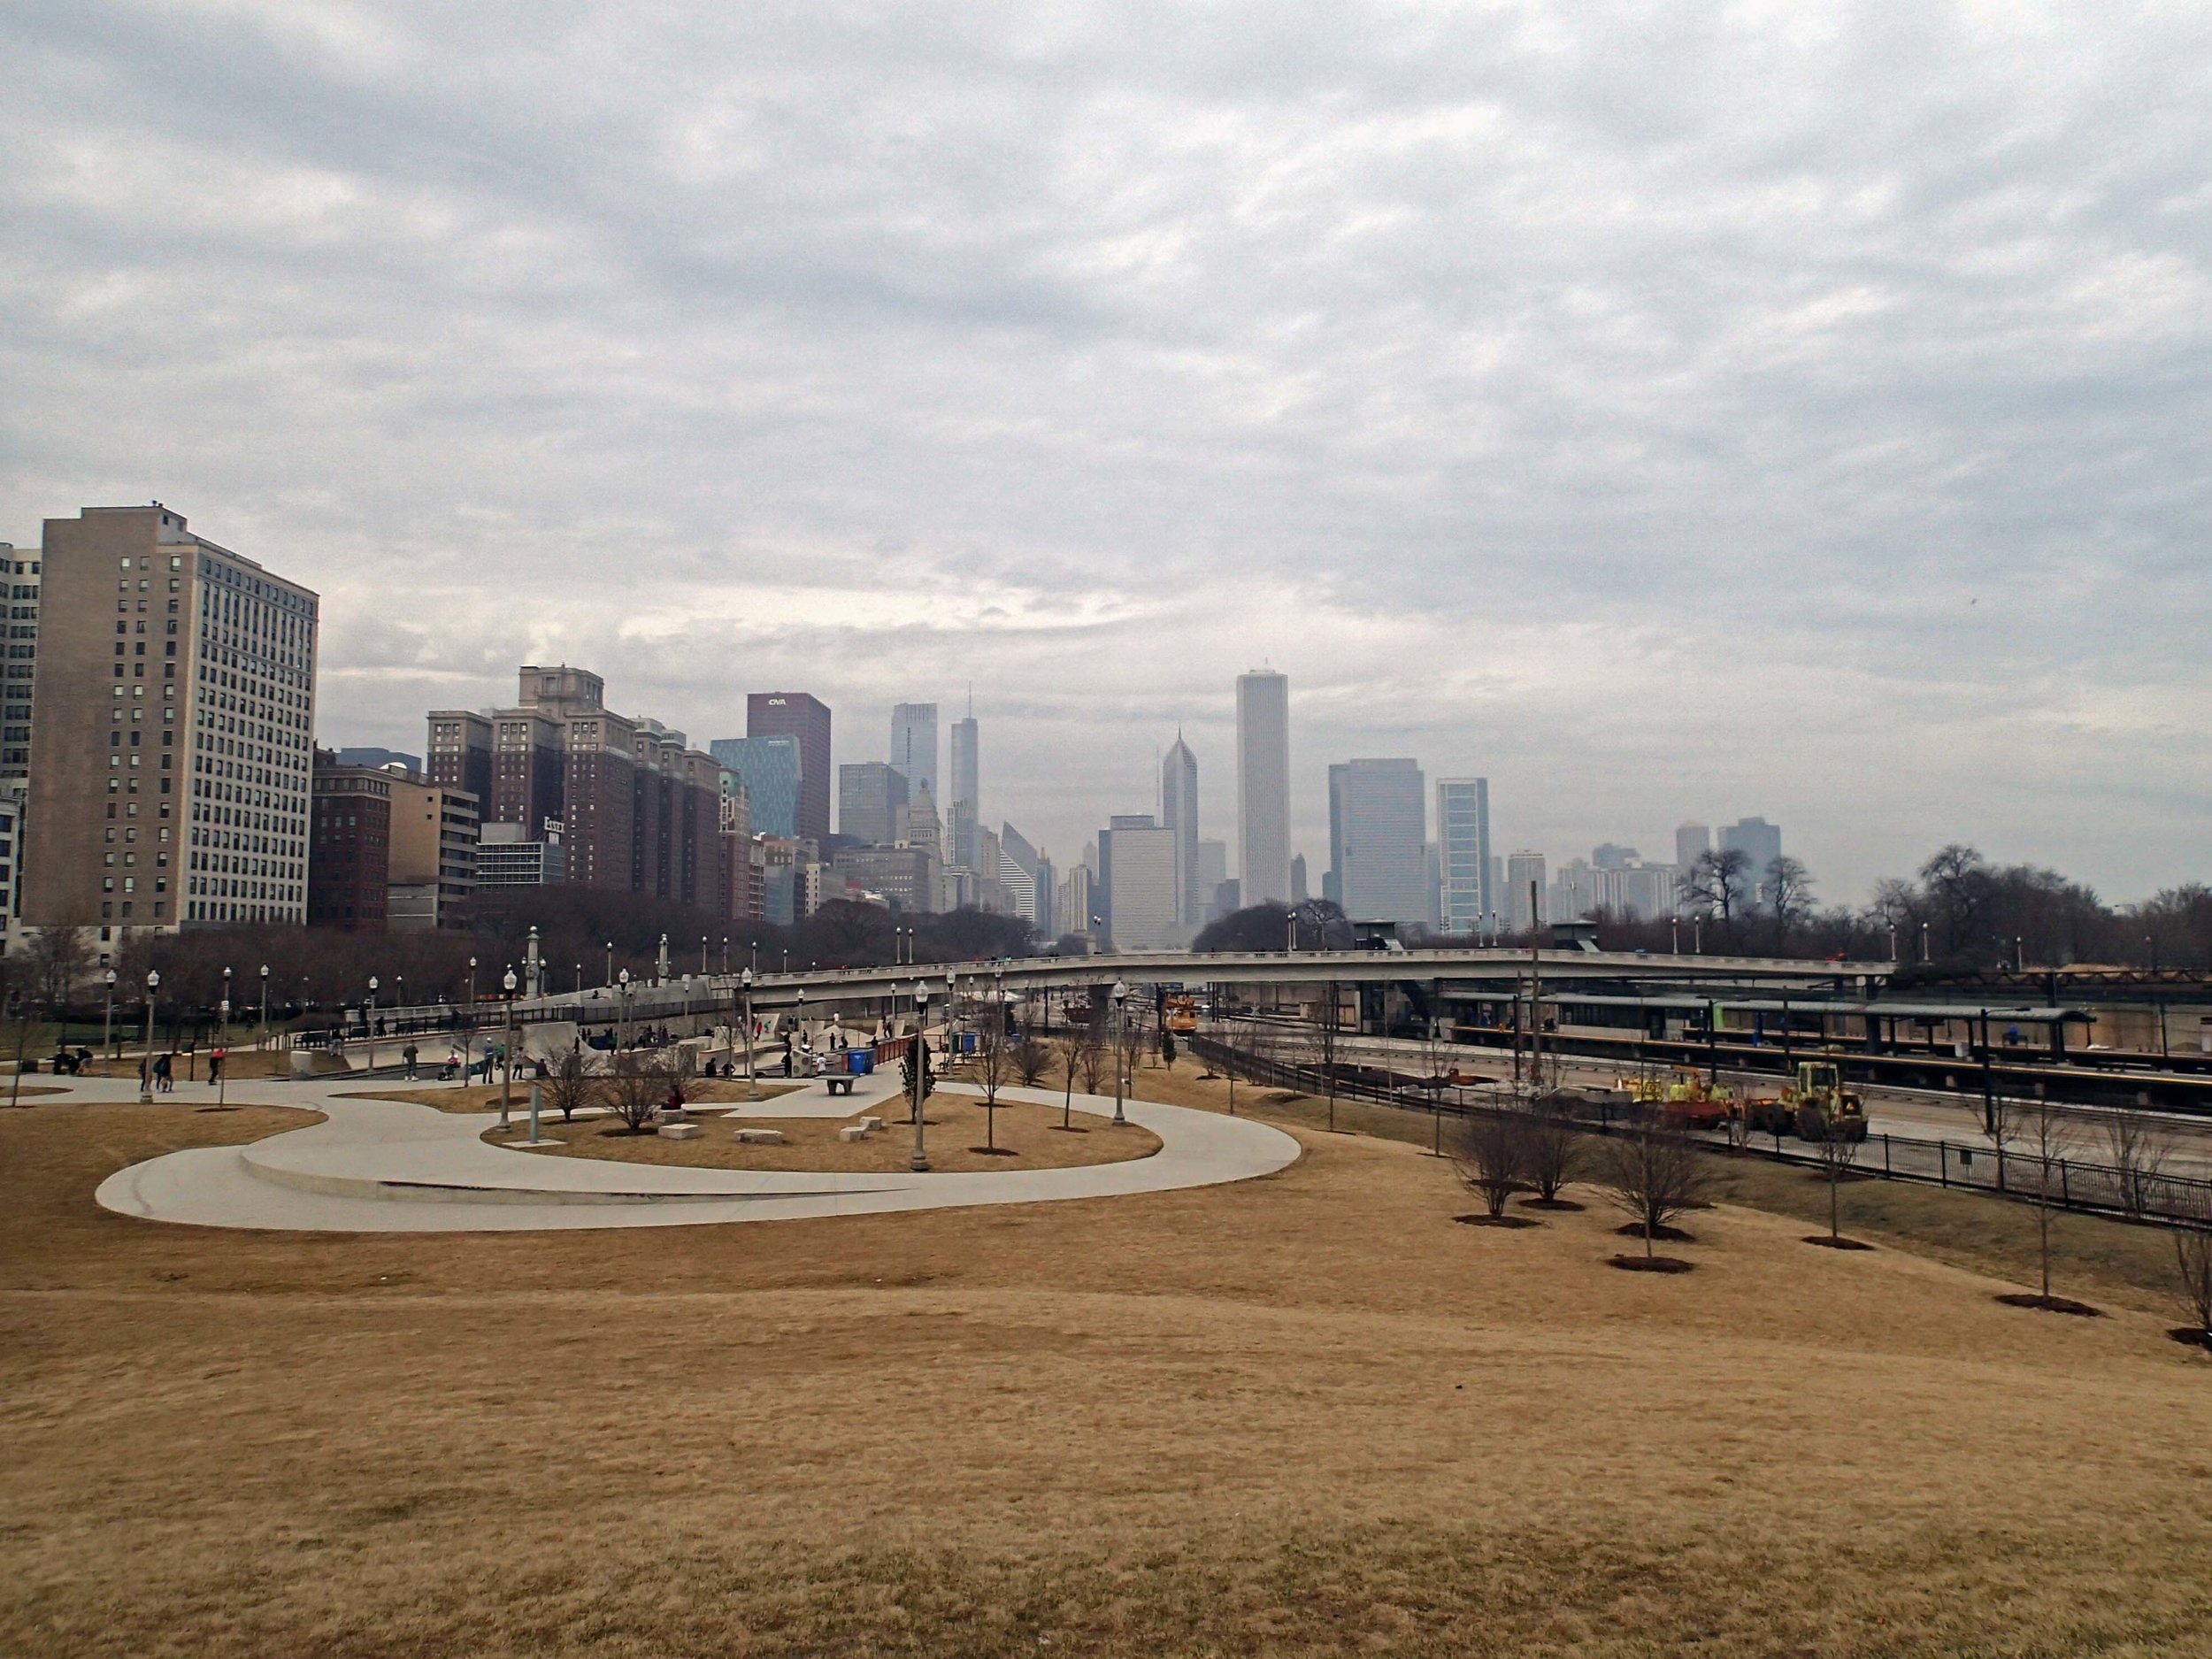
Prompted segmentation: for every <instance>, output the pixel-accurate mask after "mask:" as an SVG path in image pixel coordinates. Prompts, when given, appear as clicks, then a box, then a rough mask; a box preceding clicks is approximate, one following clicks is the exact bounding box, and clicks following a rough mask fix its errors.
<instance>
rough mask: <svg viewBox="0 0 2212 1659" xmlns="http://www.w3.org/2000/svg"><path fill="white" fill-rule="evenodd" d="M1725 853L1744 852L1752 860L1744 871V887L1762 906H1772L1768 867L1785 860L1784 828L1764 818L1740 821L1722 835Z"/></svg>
mask: <svg viewBox="0 0 2212 1659" xmlns="http://www.w3.org/2000/svg"><path fill="white" fill-rule="evenodd" d="M1720 849H1721V851H1723V852H1741V853H1742V854H1743V855H1744V856H1745V857H1746V858H1747V859H1748V860H1750V863H1749V864H1748V865H1747V868H1746V869H1745V871H1744V887H1745V890H1746V891H1747V892H1748V893H1750V894H1751V895H1752V896H1753V898H1754V899H1755V902H1758V903H1760V904H1765V903H1767V902H1769V895H1768V892H1767V866H1768V865H1769V864H1772V863H1773V862H1774V861H1775V860H1776V859H1777V858H1779V857H1780V856H1782V826H1780V825H1778V824H1770V823H1768V822H1767V821H1766V819H1764V818H1738V819H1737V820H1736V821H1735V822H1734V823H1733V824H1730V825H1726V826H1724V827H1723V828H1722V830H1721V833H1720Z"/></svg>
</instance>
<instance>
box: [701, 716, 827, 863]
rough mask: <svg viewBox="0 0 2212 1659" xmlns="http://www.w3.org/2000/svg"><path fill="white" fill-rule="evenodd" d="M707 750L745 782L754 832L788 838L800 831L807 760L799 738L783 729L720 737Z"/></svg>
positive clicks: (747, 809) (749, 814) (748, 815)
mask: <svg viewBox="0 0 2212 1659" xmlns="http://www.w3.org/2000/svg"><path fill="white" fill-rule="evenodd" d="M707 752H708V753H709V754H710V755H711V756H713V757H714V758H715V761H716V763H717V764H719V765H721V766H723V767H726V769H727V770H729V771H731V772H735V773H736V774H737V775H738V778H739V779H740V780H741V781H742V782H743V784H744V786H745V810H746V815H747V821H748V823H749V826H750V828H751V831H752V833H754V834H756V835H780V836H783V837H785V838H786V839H790V838H792V837H795V836H796V835H797V834H798V833H799V803H800V798H801V796H802V795H803V793H804V788H805V775H806V764H805V761H804V760H803V757H801V755H800V752H799V740H798V739H797V738H795V737H793V736H791V735H790V734H789V733H783V732H779V733H774V734H773V735H772V736H764V737H718V738H716V739H715V740H714V741H712V742H711V743H709V744H708V745H707ZM825 833H826V832H825Z"/></svg>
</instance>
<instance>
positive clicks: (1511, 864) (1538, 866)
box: [1504, 849, 1545, 933]
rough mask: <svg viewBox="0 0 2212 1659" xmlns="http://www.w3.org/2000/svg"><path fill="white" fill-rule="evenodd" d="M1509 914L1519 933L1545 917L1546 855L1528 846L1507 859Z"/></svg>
mask: <svg viewBox="0 0 2212 1659" xmlns="http://www.w3.org/2000/svg"><path fill="white" fill-rule="evenodd" d="M1505 888H1506V892H1505V907H1504V908H1505V913H1506V916H1507V918H1508V921H1509V926H1511V928H1512V930H1513V931H1514V932H1515V933H1526V932H1527V931H1528V930H1529V929H1530V928H1532V927H1534V926H1538V925H1539V924H1540V923H1541V922H1542V921H1543V920H1544V919H1545V903H1544V855H1543V854H1541V853H1535V852H1530V851H1528V850H1526V849H1523V850H1522V851H1520V852H1517V853H1515V854H1513V855H1512V856H1510V857H1509V858H1507V860H1506V861H1505Z"/></svg>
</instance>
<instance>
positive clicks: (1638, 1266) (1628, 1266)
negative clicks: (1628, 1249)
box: [1611, 1256, 1697, 1273]
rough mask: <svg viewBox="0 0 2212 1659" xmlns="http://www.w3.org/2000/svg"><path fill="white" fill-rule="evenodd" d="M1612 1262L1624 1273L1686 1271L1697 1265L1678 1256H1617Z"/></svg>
mask: <svg viewBox="0 0 2212 1659" xmlns="http://www.w3.org/2000/svg"><path fill="white" fill-rule="evenodd" d="M1611 1262H1612V1265H1613V1266H1615V1267H1617V1268H1619V1269H1620V1270H1621V1271H1623V1272H1624V1273H1686V1272H1688V1271H1690V1270H1691V1269H1692V1268H1694V1267H1695V1266H1696V1265H1697V1263H1694V1262H1686V1261H1684V1260H1683V1259H1682V1258H1681V1257H1680V1256H1614V1257H1612V1258H1611Z"/></svg>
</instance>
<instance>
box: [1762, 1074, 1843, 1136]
mask: <svg viewBox="0 0 2212 1659" xmlns="http://www.w3.org/2000/svg"><path fill="white" fill-rule="evenodd" d="M1743 1118H1744V1125H1745V1126H1746V1127H1747V1129H1748V1130H1749V1131H1750V1132H1751V1133H1753V1134H1761V1135H1775V1136H1781V1135H1791V1134H1793V1135H1796V1136H1798V1137H1799V1138H1801V1139H1802V1140H1806V1141H1825V1140H1827V1139H1829V1138H1830V1135H1831V1134H1834V1135H1835V1136H1836V1137H1837V1138H1838V1139H1840V1140H1844V1141H1863V1140H1865V1139H1866V1103H1865V1102H1864V1101H1863V1100H1862V1099H1861V1098H1860V1096H1859V1094H1858V1093H1857V1092H1856V1091H1855V1090H1853V1089H1847V1088H1846V1087H1844V1086H1843V1072H1842V1070H1841V1068H1840V1067H1839V1066H1838V1065H1837V1064H1836V1063H1835V1062H1834V1061H1833V1060H1800V1061H1799V1062H1798V1063H1797V1074H1796V1076H1795V1077H1794V1078H1793V1079H1792V1080H1791V1081H1790V1082H1789V1083H1787V1084H1786V1085H1785V1086H1784V1087H1783V1089H1782V1092H1781V1094H1778V1095H1762V1096H1760V1097H1759V1098H1757V1099H1755V1100H1750V1101H1747V1102H1745V1103H1744V1109H1743Z"/></svg>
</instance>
